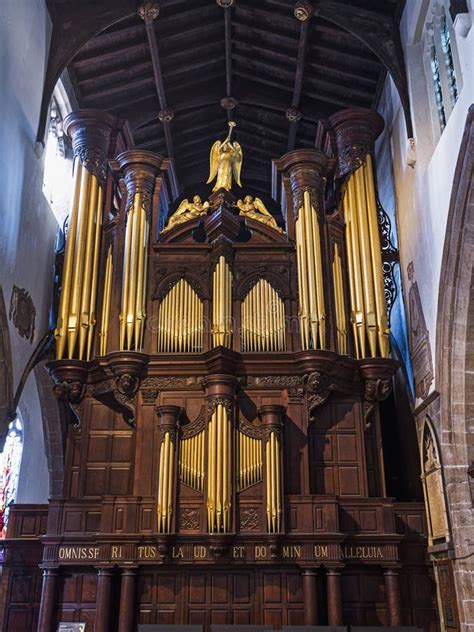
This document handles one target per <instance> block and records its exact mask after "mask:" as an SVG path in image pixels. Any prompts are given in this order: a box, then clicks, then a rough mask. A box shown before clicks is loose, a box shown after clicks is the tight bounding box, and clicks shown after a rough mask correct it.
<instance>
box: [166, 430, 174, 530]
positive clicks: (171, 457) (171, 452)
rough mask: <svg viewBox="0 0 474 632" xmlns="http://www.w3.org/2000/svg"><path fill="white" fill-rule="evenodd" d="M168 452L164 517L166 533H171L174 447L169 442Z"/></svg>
mask: <svg viewBox="0 0 474 632" xmlns="http://www.w3.org/2000/svg"><path fill="white" fill-rule="evenodd" d="M168 450H169V465H168V468H169V473H168V506H167V512H166V517H167V524H166V526H167V529H166V530H167V532H168V533H169V532H170V531H171V518H172V515H173V470H174V446H173V442H172V441H171V439H170V441H169V445H168Z"/></svg>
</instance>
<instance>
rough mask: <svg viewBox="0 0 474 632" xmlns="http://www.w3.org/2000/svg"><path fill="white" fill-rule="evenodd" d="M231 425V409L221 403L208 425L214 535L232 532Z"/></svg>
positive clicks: (209, 507) (210, 510) (209, 508)
mask: <svg viewBox="0 0 474 632" xmlns="http://www.w3.org/2000/svg"><path fill="white" fill-rule="evenodd" d="M230 467H231V423H230V419H229V415H228V412H227V408H226V407H225V405H223V404H221V403H217V404H216V405H215V406H214V409H213V411H212V414H211V418H210V420H209V426H208V465H207V518H208V530H209V532H210V533H228V532H229V530H230V516H231V504H232V485H231V476H230Z"/></svg>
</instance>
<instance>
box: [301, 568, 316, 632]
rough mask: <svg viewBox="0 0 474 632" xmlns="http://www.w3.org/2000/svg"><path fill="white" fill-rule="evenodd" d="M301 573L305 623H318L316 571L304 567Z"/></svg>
mask: <svg viewBox="0 0 474 632" xmlns="http://www.w3.org/2000/svg"><path fill="white" fill-rule="evenodd" d="M302 575H303V602H304V622H305V625H318V594H317V589H316V588H317V587H316V573H315V572H314V571H313V570H311V569H309V568H305V569H303V572H302Z"/></svg>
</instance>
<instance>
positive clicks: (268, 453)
mask: <svg viewBox="0 0 474 632" xmlns="http://www.w3.org/2000/svg"><path fill="white" fill-rule="evenodd" d="M284 410H285V409H284V407H283V406H279V405H277V404H266V405H264V406H260V408H259V409H258V414H259V416H260V419H261V420H262V432H263V437H264V439H263V446H264V447H263V450H264V455H265V496H266V515H267V530H268V532H269V533H279V532H280V531H281V530H282V526H283V525H282V513H283V509H282V507H283V489H282V471H281V436H282V428H283V415H284Z"/></svg>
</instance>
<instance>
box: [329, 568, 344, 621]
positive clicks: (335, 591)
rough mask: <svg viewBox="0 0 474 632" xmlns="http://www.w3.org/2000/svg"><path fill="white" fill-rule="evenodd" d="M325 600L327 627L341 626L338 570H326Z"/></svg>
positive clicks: (339, 575) (339, 572)
mask: <svg viewBox="0 0 474 632" xmlns="http://www.w3.org/2000/svg"><path fill="white" fill-rule="evenodd" d="M327 599H328V623H329V625H343V622H342V596H341V571H340V569H337V568H328V569H327Z"/></svg>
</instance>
